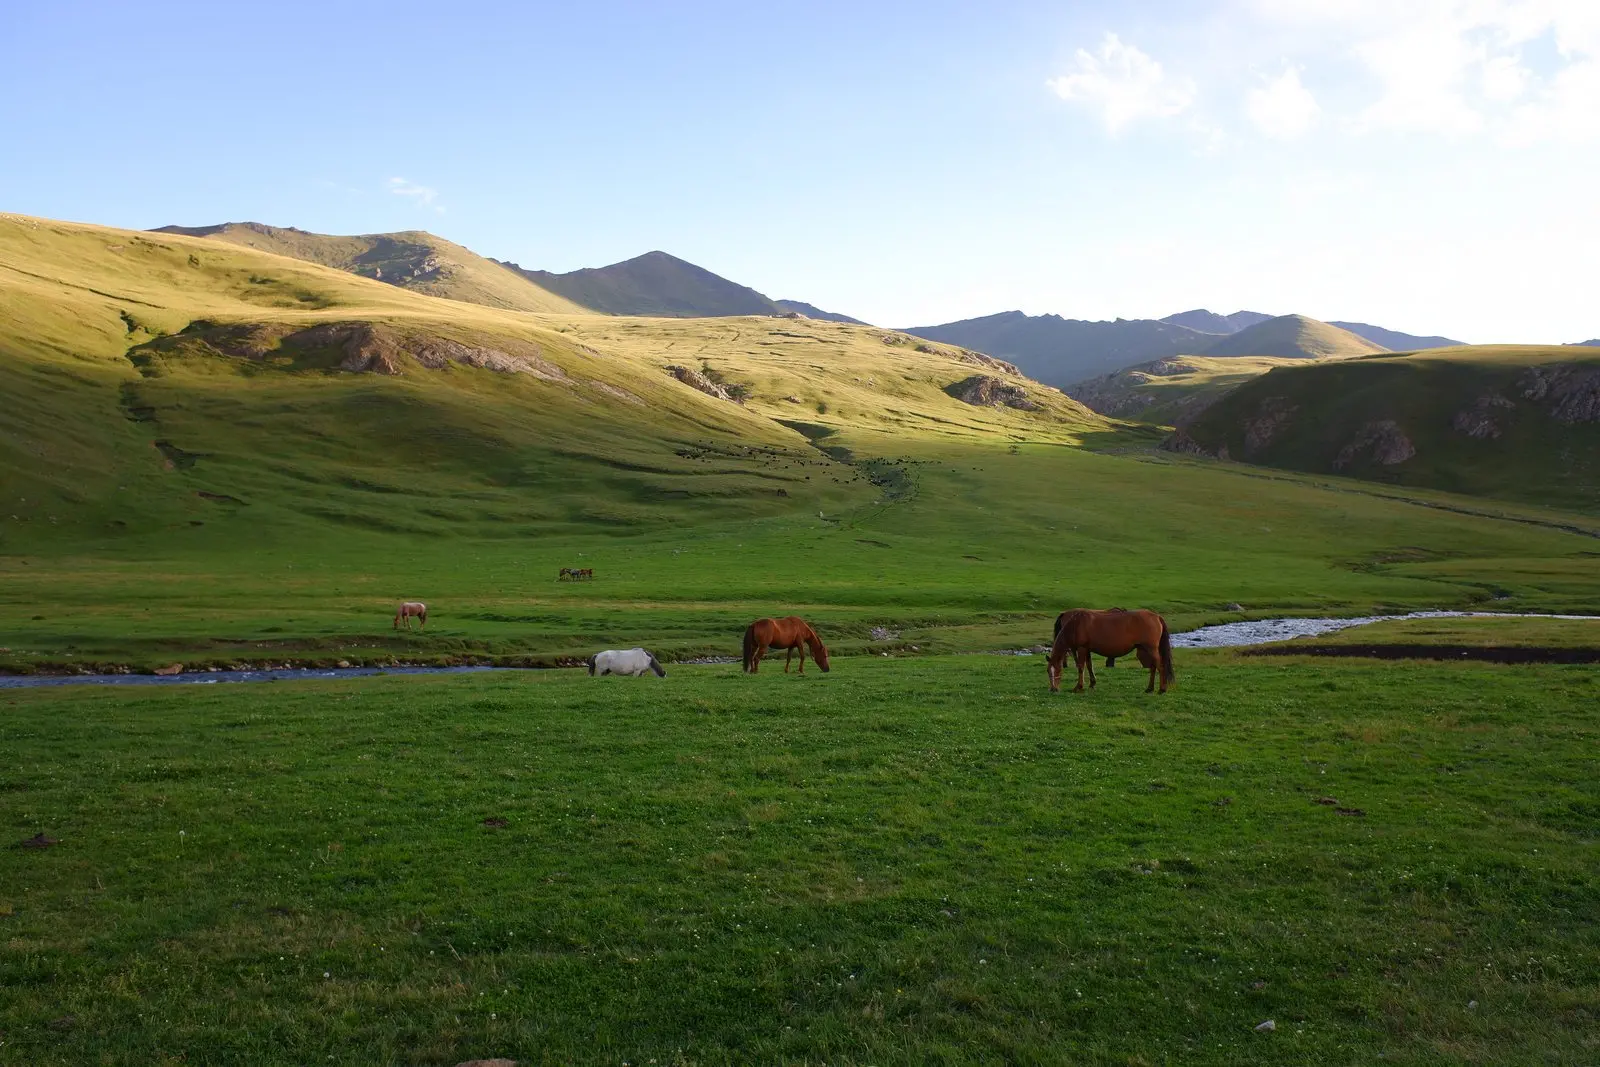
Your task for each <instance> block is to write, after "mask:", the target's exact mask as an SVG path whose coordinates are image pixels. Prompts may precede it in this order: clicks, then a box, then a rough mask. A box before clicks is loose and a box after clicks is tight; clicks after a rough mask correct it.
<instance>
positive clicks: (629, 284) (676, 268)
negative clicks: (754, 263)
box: [506, 252, 785, 318]
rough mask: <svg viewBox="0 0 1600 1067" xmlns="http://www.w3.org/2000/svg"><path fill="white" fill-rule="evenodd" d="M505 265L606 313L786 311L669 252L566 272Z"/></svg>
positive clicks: (675, 314) (690, 315)
mask: <svg viewBox="0 0 1600 1067" xmlns="http://www.w3.org/2000/svg"><path fill="white" fill-rule="evenodd" d="M506 266H507V267H508V268H509V269H511V270H513V271H515V272H516V273H517V274H518V275H520V276H521V277H523V278H527V279H528V280H529V281H532V282H534V283H535V284H537V285H538V286H539V287H540V288H542V289H547V290H549V291H550V292H553V293H558V294H560V295H561V296H563V297H565V298H567V299H568V300H570V301H572V302H573V303H574V304H577V305H580V306H582V307H585V308H589V309H591V310H593V311H600V312H604V313H606V314H608V315H651V316H672V317H677V318H701V317H711V316H723V315H782V314H783V313H784V311H785V309H784V308H782V307H779V306H778V304H777V302H776V301H773V300H769V299H768V298H767V297H765V296H762V295H761V294H760V293H758V292H756V291H755V290H754V289H751V288H749V287H748V286H744V285H740V284H738V283H737V282H730V281H729V280H728V279H726V278H723V277H721V276H719V275H716V274H713V273H711V272H710V271H708V270H706V269H705V268H704V267H697V266H695V265H694V264H693V263H688V262H686V261H684V260H681V259H679V258H678V257H677V256H672V255H668V254H667V253H665V252H646V253H645V254H644V255H642V256H636V257H634V258H633V259H629V260H624V261H623V262H621V263H613V264H611V265H610V266H608V267H585V268H584V269H582V270H575V271H571V272H569V273H567V274H552V273H551V272H549V271H544V270H525V269H523V268H522V267H519V266H517V265H516V264H515V263H508V264H506Z"/></svg>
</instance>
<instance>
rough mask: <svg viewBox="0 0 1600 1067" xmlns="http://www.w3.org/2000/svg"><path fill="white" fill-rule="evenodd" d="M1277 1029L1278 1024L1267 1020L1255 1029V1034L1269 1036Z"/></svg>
mask: <svg viewBox="0 0 1600 1067" xmlns="http://www.w3.org/2000/svg"><path fill="white" fill-rule="evenodd" d="M1277 1028H1278V1024H1277V1023H1275V1022H1273V1021H1272V1020H1271V1019H1268V1020H1267V1021H1266V1022H1264V1023H1262V1024H1260V1025H1259V1026H1257V1027H1256V1032H1257V1033H1261V1034H1270V1033H1272V1031H1274V1030H1276V1029H1277Z"/></svg>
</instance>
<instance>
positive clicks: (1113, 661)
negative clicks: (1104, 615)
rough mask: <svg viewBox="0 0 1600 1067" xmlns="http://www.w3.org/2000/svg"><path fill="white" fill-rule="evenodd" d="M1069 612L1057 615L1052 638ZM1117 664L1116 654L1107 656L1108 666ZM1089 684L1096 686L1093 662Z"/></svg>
mask: <svg viewBox="0 0 1600 1067" xmlns="http://www.w3.org/2000/svg"><path fill="white" fill-rule="evenodd" d="M1103 610H1105V611H1127V610H1128V609H1127V608H1105V609H1103ZM1068 614H1070V613H1069V612H1066V611H1063V612H1062V613H1061V614H1060V615H1057V616H1056V628H1055V629H1054V630H1052V631H1051V632H1050V636H1051V639H1052V640H1053V639H1054V638H1055V635H1056V634H1058V633H1060V632H1061V622H1062V620H1063V619H1065V618H1066V617H1067V615H1068ZM1116 665H1117V657H1115V656H1107V657H1106V666H1107V667H1108V668H1109V667H1115V666H1116ZM1089 685H1090V687H1091V688H1092V687H1093V686H1094V664H1093V663H1091V664H1089Z"/></svg>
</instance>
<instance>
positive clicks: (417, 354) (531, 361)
mask: <svg viewBox="0 0 1600 1067" xmlns="http://www.w3.org/2000/svg"><path fill="white" fill-rule="evenodd" d="M283 344H284V345H285V346H288V347H291V348H329V347H337V348H340V349H342V350H343V352H344V359H342V360H340V362H339V369H340V370H343V371H350V372H352V373H358V374H359V373H368V374H399V373H401V371H402V368H403V366H404V363H403V361H402V358H401V357H403V356H410V357H411V358H412V359H414V360H416V362H417V363H419V364H421V365H422V366H424V367H426V368H428V369H429V370H443V369H445V368H446V367H449V366H450V365H451V364H452V363H455V364H460V365H461V366H464V367H476V368H478V369H479V370H489V371H495V372H496V373H499V374H531V375H533V376H534V377H535V378H542V379H544V380H545V381H564V380H566V377H567V376H566V373H565V372H564V371H563V370H562V369H561V368H560V367H558V366H556V365H555V364H554V363H551V362H549V361H548V360H546V359H544V358H543V355H542V352H543V350H542V349H541V348H540V347H539V346H538V345H537V344H534V343H532V342H529V341H515V340H512V339H510V338H506V339H504V340H502V341H501V342H500V344H502V345H503V346H504V347H503V348H488V347H484V346H481V345H471V344H466V343H464V342H462V341H457V340H455V339H453V338H450V337H442V336H439V335H437V334H413V333H406V332H402V331H400V330H397V329H395V328H393V327H390V326H383V325H379V324H376V323H370V322H327V323H323V324H322V325H321V326H313V327H312V328H311V329H309V330H301V331H300V332H298V333H294V334H290V335H289V336H287V337H285V338H284V339H283Z"/></svg>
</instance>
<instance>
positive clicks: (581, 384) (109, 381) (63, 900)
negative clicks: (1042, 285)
mask: <svg viewBox="0 0 1600 1067" xmlns="http://www.w3.org/2000/svg"><path fill="white" fill-rule="evenodd" d="M484 299H486V300H487V299H488V297H485V298H484ZM501 303H502V304H504V303H505V301H501ZM0 326H3V328H0V396H4V397H5V398H6V400H7V401H8V402H7V403H4V404H0V671H4V672H8V673H11V672H18V673H27V672H54V673H62V672H82V671H92V670H124V671H148V670H151V669H154V668H157V667H162V666H166V665H169V664H172V663H175V662H176V663H182V664H184V665H185V667H186V668H187V669H189V670H196V669H204V668H207V667H227V666H234V665H261V664H317V665H331V664H337V663H341V662H343V663H350V664H361V665H380V666H383V665H393V664H397V663H422V664H461V663H475V664H498V665H526V666H548V667H553V666H556V665H560V664H563V663H570V662H572V661H574V660H576V659H578V658H581V657H584V656H587V655H589V654H591V653H593V652H594V651H596V650H598V649H602V648H607V647H628V646H632V645H636V644H642V645H645V646H647V647H649V648H651V649H652V650H653V651H655V652H656V653H657V654H658V655H660V656H661V658H662V659H663V660H664V661H666V662H667V669H668V671H669V677H667V678H665V679H660V680H657V679H654V678H650V679H642V680H630V679H616V678H605V679H591V678H589V677H587V676H586V675H585V674H584V673H583V672H581V671H577V670H541V671H526V672H519V673H516V674H511V675H507V674H471V675H449V676H433V677H399V676H386V677H369V678H346V679H341V680H337V681H296V682H284V683H271V684H268V683H263V684H256V685H241V686H223V685H218V686H204V685H201V686H182V687H174V688H161V689H154V688H132V687H129V688H116V689H112V688H91V687H85V686H66V687H61V688H53V689H38V690H0V737H3V738H4V741H5V744H4V745H3V746H0V826H3V827H4V828H5V830H6V832H7V833H8V834H9V835H10V838H9V839H8V840H0V845H4V846H9V845H11V844H13V843H18V844H19V846H20V843H21V842H23V841H25V840H27V839H30V838H33V837H34V836H35V835H39V834H43V835H45V836H46V837H47V838H50V839H54V840H55V842H56V843H55V844H52V845H49V846H48V847H42V848H32V847H16V848H11V847H4V848H0V1062H28V1063H72V1064H81V1063H109V1064H116V1063H159V1062H173V1063H177V1062H197V1061H203V1062H214V1063H282V1062H294V1063H312V1062H318V1063H320V1062H330V1061H331V1062H349V1063H396V1064H405V1063H420V1064H454V1063H456V1062H458V1061H461V1060H465V1059H469V1058H472V1057H475V1056H492V1055H506V1056H512V1057H514V1058H516V1059H518V1060H519V1061H523V1062H528V1063H542V1062H548V1063H572V1062H582V1063H612V1064H617V1063H624V1064H649V1063H652V1062H653V1063H659V1064H667V1063H679V1064H690V1063H697V1064H698V1063H704V1064H715V1063H766V1062H784V1063H858V1064H885V1063H903V1064H923V1063H969V1062H970V1063H984V1062H1044V1063H1055V1062H1089V1063H1117V1064H1155V1063H1167V1062H1171V1063H1219V1064H1220V1063H1228V1064H1235V1063H1271V1064H1277V1063H1291V1062H1292V1063H1329V1064H1334V1063H1338V1064H1346V1063H1362V1064H1365V1063H1372V1062H1377V1061H1378V1059H1379V1057H1380V1056H1381V1058H1382V1060H1383V1062H1391V1063H1416V1064H1433V1063H1439V1064H1443V1063H1459V1062H1482V1063H1507V1062H1558V1063H1566V1062H1573V1063H1582V1062H1587V1061H1592V1060H1595V1059H1596V1058H1600V1024H1597V1021H1596V1017H1597V1011H1600V966H1597V963H1596V961H1597V960H1600V952H1597V951H1596V950H1597V948H1600V945H1597V930H1596V921H1595V918H1594V916H1595V915H1596V914H1600V908H1597V907H1596V905H1597V904H1600V901H1597V900H1596V890H1595V886H1596V885H1597V884H1600V882H1597V878H1596V875H1597V874H1600V871H1597V870H1596V859H1597V857H1596V853H1595V847H1596V845H1595V840H1596V832H1597V826H1600V794H1597V792H1596V785H1595V783H1596V781H1600V778H1597V776H1596V775H1595V774H1594V761H1593V757H1592V752H1593V751H1594V743H1595V740H1596V738H1595V736H1594V735H1595V723H1594V716H1593V710H1592V709H1593V707H1594V704H1595V697H1596V695H1597V691H1596V686H1597V682H1596V677H1597V675H1596V672H1595V671H1594V669H1593V668H1592V667H1587V666H1562V665H1557V664H1541V665H1533V666H1519V667H1502V666H1493V665H1479V664H1466V663H1450V664H1439V663H1424V662H1421V661H1399V662H1385V663H1377V662H1371V661H1364V660H1337V661H1335V660H1332V659H1328V660H1312V659H1310V658H1309V657H1308V658H1281V659H1267V658H1255V657H1245V656H1235V655H1233V654H1229V653H1185V652H1184V651H1182V650H1179V652H1178V661H1177V668H1178V679H1177V688H1176V689H1175V690H1173V691H1172V692H1171V693H1169V694H1167V695H1166V696H1165V697H1162V698H1160V699H1156V698H1146V697H1144V695H1143V693H1142V689H1143V681H1144V680H1143V676H1142V673H1141V672H1139V671H1130V670H1125V669H1122V668H1115V669H1111V670H1103V671H1101V672H1100V675H1101V683H1100V686H1099V688H1098V689H1097V690H1096V691H1095V692H1093V693H1091V694H1088V695H1086V696H1081V697H1074V696H1068V695H1061V696H1057V697H1054V698H1052V697H1050V696H1049V695H1048V693H1047V691H1046V685H1045V677H1044V668H1043V661H1042V660H1041V659H1040V658H1039V657H1037V656H1035V657H1031V658H1029V657H1017V656H1001V655H983V654H981V653H984V652H996V651H1003V650H1012V649H1017V648H1027V647H1032V646H1035V645H1038V644H1040V643H1042V642H1044V641H1045V640H1046V639H1047V637H1048V634H1049V632H1050V622H1051V619H1052V618H1053V616H1054V615H1055V614H1056V613H1057V612H1058V611H1060V610H1061V609H1063V608H1065V607H1068V606H1075V605H1092V606H1111V605H1124V606H1128V607H1148V608H1154V609H1156V610H1158V611H1160V612H1162V613H1163V614H1164V615H1165V616H1166V618H1167V619H1168V620H1169V622H1170V623H1171V625H1172V626H1173V628H1174V629H1176V630H1183V629H1188V628H1190V627H1193V626H1198V625H1202V624H1205V623H1210V622H1220V621H1226V620H1236V619H1240V618H1250V617H1272V616H1282V615H1366V614H1372V613H1381V612H1399V611H1407V610H1415V609H1427V608H1488V609H1493V610H1497V611H1531V612H1547V613H1548V612H1563V613H1575V614H1600V540H1597V537H1600V525H1597V524H1596V522H1595V520H1594V518H1593V515H1592V509H1591V510H1590V511H1586V510H1584V508H1586V504H1585V503H1584V501H1585V499H1586V498H1583V497H1582V495H1581V494H1578V495H1568V496H1562V497H1559V498H1556V499H1561V500H1568V501H1569V502H1572V503H1573V507H1574V509H1575V510H1560V509H1558V508H1551V507H1541V506H1538V505H1536V504H1533V503H1525V502H1516V501H1511V500H1490V499H1485V498H1482V497H1476V496H1468V495H1453V494H1449V493H1443V492H1439V491H1436V490H1433V489H1428V488H1426V487H1420V486H1399V485H1382V484H1376V483H1374V482H1371V481H1366V482H1363V481H1356V480H1352V479H1344V478H1334V477H1324V476H1319V475H1315V474H1298V473H1292V472H1284V471H1275V470H1269V469H1265V468H1257V467H1247V466H1243V465H1239V464H1229V463H1218V462H1212V461H1207V460H1201V459H1196V458H1192V457H1186V456H1175V455H1171V454H1167V453H1161V452H1158V451H1156V450H1155V448H1154V444H1155V441H1156V440H1157V438H1158V436H1159V434H1157V433H1156V432H1155V431H1153V430H1152V429H1151V428H1150V427H1148V426H1140V425H1135V424H1130V423H1126V422H1121V421H1117V420H1114V419H1107V418H1103V417H1100V416H1097V415H1095V414H1094V413H1093V412H1091V411H1088V410H1087V409H1085V408H1083V407H1082V406H1081V405H1079V404H1077V403H1075V402H1074V401H1072V400H1070V399H1069V398H1067V397H1065V396H1063V395H1062V394H1060V393H1057V392H1055V391H1053V390H1046V389H1045V388H1044V387H1041V386H1039V385H1038V384H1037V383H1033V382H1029V381H1027V380H1026V379H1023V378H1021V377H1020V376H1018V375H1016V374H1015V373H1014V372H1012V371H1011V370H1010V369H1008V368H1007V367H1006V366H1005V365H1003V364H998V363H996V362H995V361H993V360H989V359H988V358H987V357H984V356H981V355H979V354H976V353H972V352H969V351H966V350H963V349H959V348H954V347H952V346H948V345H935V344H931V343H923V342H920V341H918V340H916V339H914V338H910V337H907V336H906V335H903V334H898V333H895V332H893V331H884V330H879V329H876V328H871V327H864V326H852V325H848V324H839V323H832V322H820V321H811V320H790V319H768V318H762V317H744V318H730V319H716V320H678V319H659V320H658V319H625V318H613V317H605V316H597V315H580V314H573V313H567V312H565V311H564V310H562V309H561V308H560V307H559V306H557V307H556V308H555V310H554V311H552V313H548V314H528V313H523V312H520V311H516V310H513V309H511V308H510V307H508V306H479V305H477V304H471V303H463V302H460V301H455V300H446V299H440V298H437V297H433V296H428V295H425V294H419V293H415V292H407V291H404V290H400V289H397V288H394V287H392V286H387V285H384V284H382V283H380V282H376V281H372V280H369V279H364V278H357V277H352V276H350V275H348V274H344V273H341V272H340V271H337V270H333V269H329V268H327V267H323V266H318V265H315V264H307V263H303V262H299V261H296V260H290V259H285V258H282V257H279V256H274V255H270V254H267V253H264V252H261V251H259V250H253V249H249V248H243V247H236V246H233V245H228V244H225V243H222V242H216V241H207V240H203V239H200V238H193V237H186V236H182V235H169V234H161V235H147V234H135V233H130V232H128V231H117V230H110V229H106V228H103V227H91V226H77V225H72V224H64V223H52V222H49V221H48V220H32V219H25V218H21V217H18V216H0ZM441 353H442V355H441ZM374 367H376V368H377V369H376V370H374V369H373V368H374ZM496 367H498V368H500V369H498V370H497V369H494V368H496ZM507 368H511V369H507ZM674 368H676V369H674ZM690 372H692V373H690ZM975 377H976V378H990V379H991V381H990V382H989V385H990V386H991V387H994V388H993V389H992V390H991V392H992V393H993V395H996V396H1002V397H1010V398H1011V400H1012V401H1013V402H1011V403H1002V402H996V403H995V404H976V405H975V404H971V403H966V402H963V401H962V400H961V399H959V396H960V395H965V394H966V393H967V391H968V386H970V384H971V382H972V380H973V379H974V378H975ZM694 382H699V383H700V384H699V385H694V384H692V383H694ZM713 386H715V387H716V388H712V387H713ZM719 388H720V389H721V390H722V393H723V394H724V395H718V389H719ZM995 389H997V390H998V391H995ZM730 390H731V392H730ZM735 395H736V396H737V402H736V401H735V400H734V399H729V397H732V396H735ZM1508 469H1509V468H1508ZM562 567H585V568H592V569H593V570H594V572H595V578H594V580H593V581H589V582H562V581H558V580H557V574H558V571H559V570H560V568H562ZM401 600H424V601H426V602H427V603H428V604H429V606H430V609H431V610H430V616H429V624H428V627H427V629H426V631H420V632H419V631H407V632H397V631H395V630H394V629H393V628H392V625H391V621H390V620H391V617H392V615H393V613H394V610H395V606H396V604H397V603H398V602H399V601H401ZM789 613H795V614H800V615H804V616H805V617H807V618H808V619H809V620H810V621H811V622H812V623H813V624H814V625H815V626H816V628H817V629H818V630H819V631H820V632H821V634H822V636H823V638H824V639H825V640H826V641H827V642H828V644H829V646H830V647H831V649H832V650H833V652H834V654H835V658H834V670H833V671H832V672H831V673H829V674H827V675H822V674H820V673H819V672H817V671H815V669H812V670H809V671H808V672H807V673H806V675H805V677H804V678H801V677H797V676H793V675H790V676H786V675H785V674H784V673H783V672H782V670H781V665H778V666H774V665H771V663H772V661H770V660H769V665H768V666H767V667H766V669H765V670H764V671H763V672H762V673H761V674H760V675H759V676H758V677H747V676H744V675H742V674H740V673H739V671H738V668H737V665H732V666H730V665H723V664H712V665H687V664H681V663H678V662H675V661H679V660H685V659H691V658H699V657H710V656H731V655H736V654H737V651H738V648H739V640H740V636H741V634H742V632H743V630H744V628H745V626H746V625H747V624H748V623H749V622H750V621H751V620H752V619H753V618H756V617H759V616H764V615H772V614H789ZM1595 625H1596V624H1594V623H1572V624H1564V623H1554V622H1549V621H1544V620H1535V621H1532V622H1524V621H1518V622H1515V623H1495V624H1482V625H1481V626H1479V625H1478V624H1477V623H1476V621H1472V622H1468V621H1455V620H1451V621H1431V622H1430V623H1429V624H1427V625H1415V626H1413V625H1410V624H1406V625H1404V626H1396V627H1393V628H1391V629H1390V630H1388V631H1376V632H1377V633H1378V636H1379V637H1380V638H1381V639H1382V640H1386V641H1389V642H1391V643H1403V644H1415V643H1434V644H1452V643H1460V644H1488V645H1500V644H1516V645H1520V646H1523V647H1528V646H1533V647H1559V648H1563V649H1572V648H1578V649H1584V648H1593V647H1595V646H1596V645H1600V639H1597V638H1596V636H1595ZM1467 635H1472V636H1467ZM1267 1020H1272V1021H1273V1022H1274V1027H1275V1028H1274V1029H1272V1030H1271V1031H1270V1032H1267V1031H1258V1030H1257V1029H1256V1027H1257V1026H1258V1025H1259V1024H1261V1023H1263V1022H1265V1021H1267Z"/></svg>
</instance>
